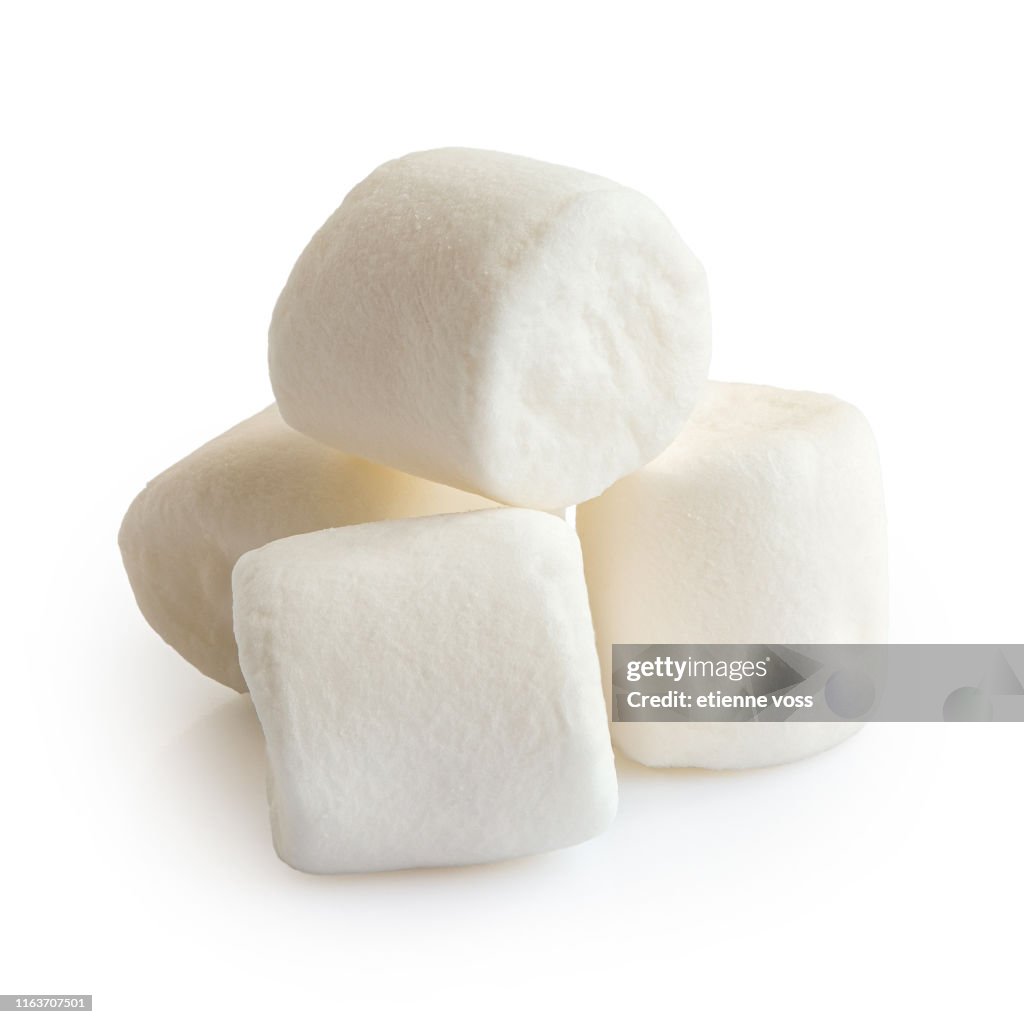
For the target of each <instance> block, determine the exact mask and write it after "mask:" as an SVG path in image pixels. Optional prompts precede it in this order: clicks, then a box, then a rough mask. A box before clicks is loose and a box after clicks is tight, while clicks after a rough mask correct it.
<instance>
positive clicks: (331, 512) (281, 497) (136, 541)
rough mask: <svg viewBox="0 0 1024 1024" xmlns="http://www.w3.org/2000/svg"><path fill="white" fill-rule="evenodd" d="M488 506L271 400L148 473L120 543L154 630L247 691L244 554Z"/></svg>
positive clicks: (202, 666) (223, 679)
mask: <svg viewBox="0 0 1024 1024" xmlns="http://www.w3.org/2000/svg"><path fill="white" fill-rule="evenodd" d="M492 505H493V503H492V502H490V501H488V500H487V499H486V498H481V497H479V496H477V495H474V494H465V493H463V492H460V491H455V490H453V489H451V488H449V487H443V486H441V485H439V484H435V483H432V482H430V481H426V480H420V479H417V478H416V477H411V476H408V475H406V474H405V473H399V472H397V471H396V470H393V469H389V468H387V467H385V466H378V465H374V464H373V463H370V462H366V461H365V460H364V459H359V458H356V457H354V456H352V455H346V454H344V453H342V452H339V451H335V450H333V449H331V448H328V447H326V446H325V445H322V444H319V443H318V442H316V441H312V440H310V439H309V438H307V437H303V436H302V435H301V434H298V433H296V432H295V431H294V430H292V429H291V428H290V427H288V426H286V425H285V423H284V422H283V421H282V419H281V417H280V415H279V414H278V412H277V409H276V407H274V406H271V407H270V408H269V409H265V410H264V411H263V412H261V413H258V414H257V415H256V416H253V417H252V418H251V419H248V420H245V421H244V422H243V423H240V424H238V425H237V426H236V427H233V428H232V429H231V430H229V431H228V432H227V433H226V434H222V435H221V436H220V437H218V438H216V439H215V440H213V441H210V442H209V443H208V444H206V445H204V446H203V447H202V448H200V449H199V450H198V451H196V452H193V453H192V454H191V455H189V456H188V457H187V458H185V459H183V460H182V461H181V462H179V463H177V464H176V465H174V466H172V467H171V468H170V469H168V470H167V471H166V472H164V473H162V474H161V475H160V476H158V477H157V478H156V479H155V480H153V481H151V482H150V483H149V484H148V485H147V487H146V489H145V490H144V491H143V492H142V493H141V494H140V495H139V496H138V497H137V498H136V499H135V501H134V502H132V505H131V507H130V508H129V509H128V512H127V514H126V515H125V517H124V522H123V524H122V526H121V532H120V535H119V538H118V540H119V542H120V545H121V554H122V557H123V559H124V565H125V569H126V570H127V572H128V578H129V580H130V582H131V585H132V589H133V591H134V592H135V598H136V600H137V601H138V604H139V608H140V609H141V610H142V613H143V615H145V617H146V620H147V621H148V622H149V624H150V625H151V626H152V627H153V629H155V630H156V632H157V633H159V634H160V636H161V637H163V639H164V640H166V641H167V643H169V644H170V645H171V646H172V647H174V648H175V649H176V650H177V651H178V652H179V653H180V654H181V655H182V656H183V657H184V658H186V659H187V660H188V661H189V662H191V663H192V664H193V665H195V666H196V668H198V669H199V671H200V672H203V673H205V674H206V675H208V676H210V677H211V678H213V679H216V680H218V681H219V682H221V683H224V684H225V685H226V686H230V687H232V688H233V689H235V690H240V691H244V690H245V680H244V679H243V678H242V673H241V670H240V669H239V667H238V651H237V649H236V647H235V638H234V634H233V632H232V627H231V570H232V568H233V567H234V564H235V562H236V561H237V559H238V557H239V556H240V555H242V554H244V553H245V552H246V551H251V550H252V549H253V548H258V547H261V546H262V545H263V544H266V543H268V542H269V541H272V540H277V539H278V538H279V537H287V536H290V535H292V534H296V533H308V532H310V531H313V530H322V529H325V528H326V527H329V526H343V525H347V524H350V523H363V522H370V521H374V520H378V519H400V518H403V517H406V516H418V515H432V514H435V513H442V512H458V511H463V510H466V509H475V508H486V507H491V506H492Z"/></svg>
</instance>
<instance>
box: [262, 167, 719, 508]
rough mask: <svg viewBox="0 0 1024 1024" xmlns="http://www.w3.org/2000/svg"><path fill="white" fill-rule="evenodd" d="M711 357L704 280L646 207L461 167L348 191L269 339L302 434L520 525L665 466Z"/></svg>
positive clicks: (294, 277)
mask: <svg viewBox="0 0 1024 1024" xmlns="http://www.w3.org/2000/svg"><path fill="white" fill-rule="evenodd" d="M709 357H710V319H709V311H708V296H707V286H706V282H705V278H704V271H703V269H702V268H701V266H700V264H699V263H698V261H697V259H696V258H695V257H694V256H693V254H692V253H691V252H690V251H689V250H688V249H687V247H686V246H685V245H684V244H683V242H682V240H681V239H680V238H679V236H678V234H677V233H676V232H675V230H674V229H673V228H672V226H671V225H670V224H669V222H668V220H667V219H666V218H665V216H664V215H663V214H662V213H661V211H660V210H658V208H657V207H656V206H655V205H654V204H653V203H651V202H650V200H648V199H646V198H645V197H644V196H642V195H640V194H639V193H637V192H635V191H633V190H631V189H626V188H623V187H622V186H620V185H617V184H615V183H614V182H611V181H608V180H606V179H604V178H599V177H595V176H594V175H590V174H585V173H583V172H582V171H576V170H571V169H569V168H565V167H558V166H554V165H551V164H545V163H540V162H539V161H536V160H528V159H526V158H523V157H516V156H508V155H506V154H502V153H491V152H485V151H481V150H471V149H441V150H431V151H428V152H424V153H414V154H412V155H410V156H406V157H403V158H401V159H399V160H394V161H391V162H390V163H387V164H384V165H383V166H382V167H379V168H378V169H377V170H376V171H374V172H373V173H372V174H371V175H370V176H369V177H368V178H367V179H366V180H365V181H363V182H362V183H361V184H359V185H357V186H356V187H355V188H354V189H353V190H352V191H351V192H350V193H349V194H348V196H347V197H346V198H345V201H344V202H343V203H342V205H341V207H340V208H339V209H338V210H337V211H336V212H335V213H334V214H333V215H332V216H331V217H330V218H329V219H328V221H327V222H326V223H325V224H324V226H323V227H322V228H321V229H320V230H319V231H318V232H317V234H316V235H315V236H314V237H313V239H312V241H311V242H310V243H309V245H308V246H307V247H306V249H305V251H304V252H303V253H302V255H301V256H300V257H299V260H298V262H297V263H296V265H295V268H294V270H293V271H292V273H291V276H290V278H289V280H288V282H287V284H286V285H285V288H284V290H283V291H282V293H281V297H280V299H279V300H278V303H277V306H276V308H275V310H274V315H273V319H272V322H271V326H270V374H271V380H272V383H273V386H274V392H275V395H276V396H277V400H278V404H279V405H280V408H281V413H282V415H283V416H284V418H285V419H286V420H287V421H288V422H289V423H290V424H291V425H292V426H293V427H295V428H296V429H297V430H301V431H303V432H304V433H307V434H309V435H310V436H311V437H315V438H318V439H319V440H321V441H324V442H325V443H327V444H331V445H334V446H336V447H339V448H341V449H343V450H345V451H352V452H356V453H357V454H359V455H362V456H364V457H366V458H369V459H373V460H375V461H378V462H384V463H387V464H388V465H393V466H397V467H398V468H400V469H403V470H405V471H406V472H409V473H415V474H417V475H418V476H423V477H427V478H429V479H434V480H439V481H441V482H443V483H447V484H450V485H452V486H454V487H460V488H463V489H465V490H469V491H473V492H476V493H480V494H486V495H489V496H490V497H492V498H494V499H496V500H498V501H501V502H505V503H507V504H510V505H522V506H528V507H532V508H561V507H564V506H567V505H572V504H575V503H577V502H578V501H582V500H584V499H586V498H590V497H593V496H594V495H596V494H599V493H600V492H601V491H603V490H604V489H605V488H606V487H607V486H608V485H609V484H611V483H613V482H614V481H615V480H617V479H618V478H619V477H621V476H623V475H625V474H626V473H629V472H631V471H632V470H634V469H637V468H638V467H640V466H642V465H644V464H645V463H646V462H648V461H649V460H650V459H652V458H653V457H654V456H655V455H657V454H658V453H659V452H661V451H662V450H663V449H664V448H665V447H666V446H667V445H668V444H669V443H670V442H671V440H672V439H673V438H674V437H675V435H676V434H677V433H678V431H679V429H680V427H681V426H682V423H683V421H684V420H685V418H686V416H687V415H688V414H689V412H690V410H691V409H692V407H693V403H694V400H695V397H696V394H697V392H698V390H699V388H700V386H701V385H702V384H703V382H704V380H705V377H706V374H707V365H708V359H709Z"/></svg>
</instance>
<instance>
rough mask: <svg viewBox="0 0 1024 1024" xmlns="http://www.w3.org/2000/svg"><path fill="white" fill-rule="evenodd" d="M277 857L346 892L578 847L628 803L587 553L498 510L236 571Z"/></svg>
mask: <svg viewBox="0 0 1024 1024" xmlns="http://www.w3.org/2000/svg"><path fill="white" fill-rule="evenodd" d="M234 593H235V630H236V633H237V637H238V646H239V651H240V655H241V663H242V669H243V671H244V673H245V677H246V679H247V680H248V682H249V687H250V690H251V692H252V697H253V702H254V704H255V706H256V710H257V712H258V714H259V717H260V721H261V722H262V724H263V730H264V734H265V736H266V742H267V754H268V766H269V785H268V794H269V799H270V809H271V821H272V826H273V833H274V842H275V846H276V848H277V851H278V854H279V856H280V857H281V858H282V859H283V860H284V861H286V862H287V863H288V864H291V865H292V866H293V867H296V868H298V869H300V870H303V871H310V872H316V873H337V872H355V871H385V870H392V869H398V868H411V867H429V866H438V865H453V864H471V863H480V862H486V861H494V860H499V859H503V858H507V857H516V856H520V855H523V854H530V853H538V852H541V851H544V850H551V849H554V848H556V847H562V846H567V845H571V844H574V843H579V842H582V841H583V840H585V839H589V838H590V837H592V836H594V835H596V834H597V833H598V832H600V831H602V830H603V829H604V828H605V827H606V826H607V824H608V823H609V821H610V820H611V818H612V816H613V815H614V812H615V806H616V784H615V772H614V765H613V758H612V752H611V744H610V742H609V737H608V725H607V721H606V716H605V711H604V701H603V699H602V695H601V683H600V670H599V667H598V661H597V653H596V651H595V648H594V635H593V627H592V625H591V620H590V611H589V608H588V607H587V595H586V588H585V584H584V580H583V565H582V558H581V554H580V549H579V543H578V541H577V539H576V537H575V535H574V534H573V532H572V530H571V528H570V527H568V526H567V525H566V524H565V523H564V522H563V521H561V520H560V519H556V518H555V517H553V516H549V515H544V514H543V513H539V512H530V511H525V510H520V509H497V510H493V511H484V512H470V513H466V514H464V515H450V516H436V517H431V518H427V519H415V520H406V521H403V522H387V523H374V524H369V525H365V526H352V527H345V528H343V529H337V530H327V531H324V532H321V533H314V534H307V535H305V536H302V537H292V538H289V539H287V540H281V541H277V542H275V543H273V544H270V545H268V546H266V547H264V548H261V549H260V550H258V551H253V552H250V553H249V554H247V555H245V556H244V557H243V558H241V559H240V560H239V562H238V564H237V566H236V567H235V572H234Z"/></svg>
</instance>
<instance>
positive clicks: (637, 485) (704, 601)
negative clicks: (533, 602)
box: [576, 383, 888, 768]
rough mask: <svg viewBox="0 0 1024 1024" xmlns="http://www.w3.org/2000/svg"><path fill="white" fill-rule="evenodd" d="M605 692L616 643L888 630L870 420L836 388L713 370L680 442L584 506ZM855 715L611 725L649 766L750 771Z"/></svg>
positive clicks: (821, 742)
mask: <svg viewBox="0 0 1024 1024" xmlns="http://www.w3.org/2000/svg"><path fill="white" fill-rule="evenodd" d="M576 524H577V529H578V530H579V534H580V538H581V541H582V544H583V551H584V558H585V563H586V571H587V582H588V585H589V588H590V599H591V606H592V608H593V612H594V624H595V628H596V630H597V637H598V650H599V653H600V656H601V661H602V671H603V677H604V683H605V692H606V696H610V693H611V647H612V644H615V643H630V644H640V643H642V644H659V643H660V644H669V643H707V644H716V643H721V644H727V643H735V644H745V643H757V644H761V643H765V644H811V643H823V644H825V643H835V644H842V643H884V642H885V640H886V637H887V617H888V596H887V594H888V585H887V567H886V526H885V509H884V505H883V499H882V484H881V474H880V470H879V464H878V455H877V450H876V447H875V442H874V438H873V436H872V433H871V429H870V427H869V426H868V424H867V421H866V420H865V419H864V417H863V416H862V415H861V414H860V413H859V412H858V411H857V410H856V409H854V408H853V407H852V406H850V405H847V404H846V403H845V402H841V401H839V400H838V399H836V398H832V397H831V396H829V395H819V394H813V393H811V392H800V391H782V390H779V389H776V388H767V387H756V386H753V385H746V384H720V383H711V384H709V385H708V386H707V389H706V391H705V394H704V396H703V397H702V399H701V401H700V403H699V404H698V406H697V409H696V411H695V412H694V414H693V416H692V417H691V418H690V420H689V422H688V423H687V425H686V427H685V428H684V429H683V431H682V433H681V434H680V435H679V437H678V439H677V440H676V441H675V442H674V443H673V444H672V446H671V447H670V448H669V449H668V450H667V451H666V452H665V453H664V454H662V455H661V456H660V457H659V458H657V459H655V460H654V461H653V462H652V463H651V464H650V465H649V466H647V467H645V468H644V469H642V470H641V471H639V472H637V473H634V474H632V475H631V476H629V477H627V478H626V479H624V480H621V481H620V482H619V483H617V484H616V485H615V486H614V487H612V488H611V489H610V490H609V491H608V492H607V493H605V494H603V495H602V496H601V497H600V498H597V499H596V500H594V501H590V502H587V503H586V504H585V505H581V506H580V507H579V508H578V509H577V513H576ZM858 728H859V726H858V725H857V724H847V723H838V724H833V723H815V722H778V723H777V722H738V723H727V722H723V723H692V722H687V723H675V722H664V723H663V722H615V723H613V724H612V738H613V740H614V742H615V745H616V747H617V748H618V749H619V750H620V751H621V752H622V753H624V754H625V755H627V756H628V757H630V758H632V759H633V760H635V761H639V762H640V763H641V764H646V765H651V766H663V767H691V766H692V767H701V768H750V767H756V766H760V765H767V764H776V763H780V762H784V761H791V760H795V759H797V758H800V757H804V756H806V755H808V754H812V753H815V752H817V751H820V750H824V749H826V748H828V747H830V746H833V745H834V744H836V743H838V742H839V741H840V740H843V739H845V738H847V737H848V736H850V735H852V734H853V733H854V732H855V731H857V729H858Z"/></svg>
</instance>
